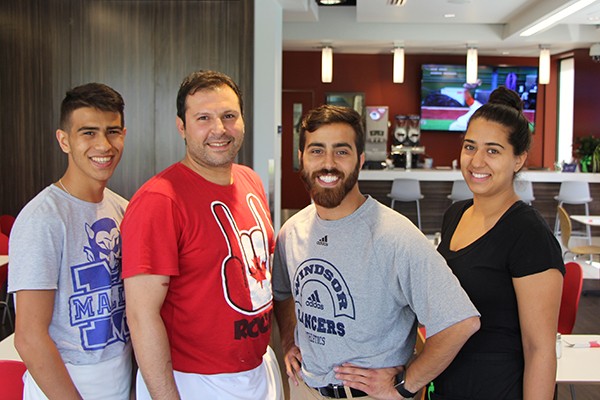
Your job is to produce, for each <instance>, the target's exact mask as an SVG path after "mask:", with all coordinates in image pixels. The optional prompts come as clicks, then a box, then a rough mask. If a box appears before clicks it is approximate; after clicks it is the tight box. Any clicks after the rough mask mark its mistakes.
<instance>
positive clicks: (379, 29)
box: [279, 0, 600, 57]
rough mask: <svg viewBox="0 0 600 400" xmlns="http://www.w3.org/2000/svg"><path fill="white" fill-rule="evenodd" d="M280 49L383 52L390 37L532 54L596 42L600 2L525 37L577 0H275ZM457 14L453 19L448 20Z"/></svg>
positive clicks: (433, 48) (428, 50) (432, 50)
mask: <svg viewBox="0 0 600 400" xmlns="http://www.w3.org/2000/svg"><path fill="white" fill-rule="evenodd" d="M279 2H280V4H281V5H282V7H283V10H284V12H283V49H284V50H289V51H318V49H320V48H321V47H322V46H323V43H331V46H332V47H333V48H334V51H335V52H337V53H356V54H386V53H389V52H390V51H391V49H392V48H393V47H394V43H398V44H403V45H404V48H405V51H406V53H409V54H436V53H439V54H466V47H467V45H468V44H469V45H474V46H475V47H477V48H478V49H479V54H481V55H488V56H517V57H519V56H520V57H534V56H537V55H538V54H539V47H540V45H544V46H547V47H548V48H549V49H550V52H551V53H552V54H557V53H562V52H565V51H569V50H572V49H577V48H589V47H590V45H592V44H594V43H600V28H599V26H600V0H596V1H595V2H594V3H593V4H591V5H589V6H587V7H585V8H584V9H582V10H581V11H579V12H577V13H575V14H572V15H571V16H569V17H567V18H565V19H564V20H562V21H560V22H558V23H557V24H555V25H553V26H551V27H549V28H547V29H546V30H544V31H542V32H539V33H537V34H535V35H533V36H530V37H521V36H519V33H520V32H522V31H523V30H525V29H526V28H528V27H530V26H532V25H533V24H534V23H536V22H538V21H540V20H541V19H543V18H544V17H545V16H548V15H550V14H553V13H554V12H555V11H557V10H561V9H563V8H566V7H568V6H569V5H571V4H573V3H575V2H576V0H406V3H405V5H404V6H402V7H397V6H391V5H389V4H388V3H389V0H356V6H355V7H354V6H336V7H323V6H321V7H319V6H317V5H316V3H315V1H314V0H279ZM445 14H454V15H455V17H454V18H445V17H444V15H445Z"/></svg>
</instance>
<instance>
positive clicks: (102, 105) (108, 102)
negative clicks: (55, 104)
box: [60, 82, 125, 131]
mask: <svg viewBox="0 0 600 400" xmlns="http://www.w3.org/2000/svg"><path fill="white" fill-rule="evenodd" d="M84 107H90V108H95V109H97V110H100V111H109V112H118V113H119V115H121V128H122V127H123V126H124V125H125V114H124V112H123V110H124V108H125V102H124V101H123V97H122V96H121V95H120V94H119V92H117V91H116V90H114V89H113V88H111V87H109V86H107V85H105V84H103V83H95V82H92V83H86V84H84V85H81V86H77V87H74V88H73V89H71V90H69V91H67V93H66V95H65V98H64V99H63V101H62V103H61V106H60V129H62V130H64V131H67V130H69V128H70V123H71V114H73V111H75V110H77V109H79V108H84Z"/></svg>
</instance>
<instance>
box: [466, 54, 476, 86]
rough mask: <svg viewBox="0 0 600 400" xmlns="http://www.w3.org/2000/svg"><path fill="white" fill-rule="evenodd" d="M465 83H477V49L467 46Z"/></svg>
mask: <svg viewBox="0 0 600 400" xmlns="http://www.w3.org/2000/svg"><path fill="white" fill-rule="evenodd" d="M467 83H477V48H476V47H473V46H467Z"/></svg>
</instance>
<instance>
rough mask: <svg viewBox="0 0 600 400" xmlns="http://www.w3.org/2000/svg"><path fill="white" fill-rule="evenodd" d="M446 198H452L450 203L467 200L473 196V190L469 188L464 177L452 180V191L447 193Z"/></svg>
mask: <svg viewBox="0 0 600 400" xmlns="http://www.w3.org/2000/svg"><path fill="white" fill-rule="evenodd" d="M448 198H449V199H450V200H452V203H456V202H457V201H461V200H468V199H472V198H473V192H471V189H469V185H467V182H465V181H464V179H459V180H457V181H454V182H452V191H451V192H450V194H449V195H448Z"/></svg>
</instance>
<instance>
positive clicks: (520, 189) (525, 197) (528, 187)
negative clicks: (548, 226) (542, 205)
mask: <svg viewBox="0 0 600 400" xmlns="http://www.w3.org/2000/svg"><path fill="white" fill-rule="evenodd" d="M513 187H514V188H515V193H516V194H517V196H519V198H520V199H521V201H522V202H523V203H527V204H529V205H531V202H532V201H534V200H535V197H534V196H533V184H532V183H531V181H523V180H520V179H515V180H514V182H513Z"/></svg>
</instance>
